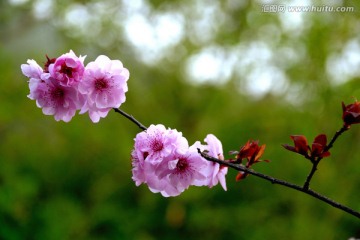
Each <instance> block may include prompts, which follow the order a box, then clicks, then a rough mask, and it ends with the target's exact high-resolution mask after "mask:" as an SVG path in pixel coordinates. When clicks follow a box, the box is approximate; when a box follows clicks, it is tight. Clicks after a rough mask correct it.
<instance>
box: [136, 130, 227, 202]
mask: <svg viewBox="0 0 360 240" xmlns="http://www.w3.org/2000/svg"><path fill="white" fill-rule="evenodd" d="M134 140H135V143H134V149H133V150H132V152H131V160H132V174H133V176H132V179H133V180H134V181H135V184H136V186H139V185H140V184H142V183H144V184H147V185H148V187H149V189H150V191H152V192H154V193H158V192H159V193H161V194H162V195H163V196H164V197H169V196H177V195H179V194H181V193H182V192H183V191H184V190H186V189H187V188H188V187H189V186H191V185H194V186H208V187H213V186H215V185H217V184H218V183H219V182H220V184H221V185H222V187H223V188H224V189H225V190H226V182H225V175H226V174H227V167H223V166H220V164H218V163H213V162H210V161H207V160H206V159H204V158H203V157H202V156H201V155H200V154H199V153H198V151H197V149H198V148H201V149H202V150H206V151H208V152H209V154H210V155H211V156H213V157H216V158H220V159H223V155H222V154H223V153H222V145H221V142H220V141H219V140H218V139H217V138H216V137H215V136H214V135H212V134H209V135H207V136H206V138H205V142H207V145H202V144H201V143H200V142H199V141H197V142H195V143H194V144H193V145H192V146H190V147H189V144H188V141H187V140H186V138H184V137H183V136H182V134H181V132H178V131H177V130H176V129H166V128H165V126H164V125H161V124H158V125H151V126H150V127H149V128H147V130H145V131H143V132H141V133H138V134H137V135H136V137H135V139H134Z"/></svg>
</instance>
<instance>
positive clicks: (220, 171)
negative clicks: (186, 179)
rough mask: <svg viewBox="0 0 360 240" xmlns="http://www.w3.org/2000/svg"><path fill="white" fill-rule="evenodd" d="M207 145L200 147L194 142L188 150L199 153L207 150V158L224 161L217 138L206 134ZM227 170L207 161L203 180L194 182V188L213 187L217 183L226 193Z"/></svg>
mask: <svg viewBox="0 0 360 240" xmlns="http://www.w3.org/2000/svg"><path fill="white" fill-rule="evenodd" d="M205 142H206V143H207V145H201V144H200V143H199V142H196V143H195V144H194V145H193V146H191V147H190V148H200V150H201V151H204V150H207V151H208V152H209V153H208V154H209V156H212V157H215V158H219V159H224V155H223V149H222V144H221V142H220V140H219V139H218V138H216V137H215V136H214V135H213V134H208V135H207V136H206V138H205ZM227 171H228V168H227V167H225V166H221V165H220V164H218V163H215V162H211V161H207V167H206V168H205V169H204V170H203V173H204V174H205V175H206V179H205V180H201V181H195V183H194V185H196V186H203V185H205V186H208V187H210V188H211V187H213V186H215V185H217V184H218V183H219V182H220V184H221V186H222V187H223V189H224V190H225V191H226V189H227V188H226V179H225V176H226V174H227Z"/></svg>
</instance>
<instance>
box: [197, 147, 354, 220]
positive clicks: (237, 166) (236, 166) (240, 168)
mask: <svg viewBox="0 0 360 240" xmlns="http://www.w3.org/2000/svg"><path fill="white" fill-rule="evenodd" d="M198 152H199V153H200V155H201V156H202V157H203V158H205V159H207V160H209V161H212V162H216V163H219V164H222V165H225V166H228V167H230V168H233V169H235V170H238V171H243V172H246V173H248V174H251V175H254V176H256V177H259V178H262V179H264V180H267V181H269V182H271V183H272V184H279V185H282V186H285V187H288V188H292V189H295V190H297V191H300V192H303V193H305V194H308V195H310V196H312V197H314V198H317V199H319V200H320V201H323V202H325V203H327V204H329V205H331V206H333V207H335V208H338V209H340V210H342V211H344V212H347V213H349V214H351V215H353V216H355V217H357V218H359V219H360V212H357V211H355V210H353V209H351V208H349V207H347V206H344V205H342V204H340V203H338V202H335V201H334V200H332V199H330V198H328V197H325V196H323V195H321V194H319V193H317V192H315V191H313V190H311V189H309V188H307V189H304V188H303V187H301V186H299V185H296V184H293V183H290V182H286V181H284V180H280V179H277V178H274V177H271V176H267V175H265V174H262V173H258V172H255V171H254V170H252V169H249V168H246V167H245V166H242V165H240V164H236V163H231V162H229V161H224V160H220V159H217V158H214V157H211V156H209V155H208V154H206V153H205V152H201V151H200V149H198Z"/></svg>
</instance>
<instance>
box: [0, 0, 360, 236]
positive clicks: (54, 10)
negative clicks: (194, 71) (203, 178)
mask: <svg viewBox="0 0 360 240" xmlns="http://www.w3.org/2000/svg"><path fill="white" fill-rule="evenodd" d="M48 2H49V1H1V3H0V76H1V79H0V238H1V239H54V240H56V239H139V240H150V239H348V238H350V237H356V236H357V237H360V220H359V219H357V218H355V217H353V216H351V215H349V214H347V213H345V212H342V211H340V210H338V209H335V208H333V207H331V206H329V205H326V204H325V203H323V202H320V201H319V200H317V199H314V198H311V197H309V196H307V195H304V194H303V193H300V192H296V191H294V190H291V189H287V188H284V187H282V186H277V185H271V184H270V183H268V182H265V181H264V180H262V179H259V178H256V177H248V178H247V179H246V180H244V181H242V182H236V181H235V176H236V174H237V173H236V171H234V170H231V169H229V173H228V175H227V185H228V191H226V192H225V191H223V189H222V188H221V187H220V186H216V187H214V188H212V189H208V188H206V187H202V188H199V187H190V189H188V190H186V191H185V192H184V193H183V194H181V195H180V196H178V197H175V198H164V197H162V196H161V195H160V194H153V193H151V192H150V191H149V190H148V188H147V187H146V186H145V185H142V186H140V187H136V186H135V184H134V182H133V181H132V180H131V162H130V151H131V149H132V145H133V139H134V137H135V135H136V134H137V133H138V132H139V131H140V129H138V128H137V127H136V126H135V125H134V124H133V123H131V122H130V121H128V120H127V119H125V118H124V117H122V116H120V115H119V114H117V113H115V112H113V111H112V112H110V113H109V115H108V117H106V118H105V119H102V120H101V121H100V122H99V123H98V124H93V123H92V122H91V121H90V119H89V118H88V116H87V115H86V114H85V115H76V116H75V117H74V118H73V119H72V121H71V122H69V123H64V122H56V121H55V120H54V119H53V117H52V116H45V115H43V114H42V112H41V109H39V108H37V107H36V105H35V102H34V101H31V100H30V99H28V98H27V97H26V96H27V94H28V92H29V90H28V85H27V82H26V81H27V79H26V77H24V76H23V75H22V73H21V70H20V65H21V64H23V63H26V61H27V59H35V60H36V61H37V62H38V63H39V64H40V65H42V64H43V63H44V62H45V54H48V55H49V57H57V56H59V55H61V54H63V53H66V52H68V51H69V50H70V49H72V50H74V51H75V53H76V54H77V55H87V58H86V60H85V63H88V62H89V61H93V60H94V59H95V58H96V56H98V55H100V54H105V55H107V56H109V57H110V58H112V59H120V60H121V61H122V62H123V63H124V65H125V67H127V68H128V69H129V70H130V75H131V76H130V80H129V82H128V85H129V92H128V93H127V94H126V97H127V101H126V102H125V103H124V104H123V105H122V106H121V108H122V109H123V110H124V111H126V112H128V113H130V114H132V115H134V116H135V117H136V118H137V119H138V120H139V121H141V122H142V123H143V124H144V125H146V126H148V125H150V124H157V123H161V124H164V125H165V126H167V127H171V128H176V129H177V130H179V131H181V132H182V133H183V135H184V136H185V137H186V138H187V139H188V140H189V143H190V144H192V143H193V142H195V141H196V140H203V139H204V138H205V136H206V134H208V133H213V134H215V135H216V136H217V137H218V138H219V139H220V140H221V141H222V143H223V147H224V152H225V153H227V152H229V151H231V150H238V149H239V147H240V146H242V145H243V144H245V142H246V141H247V140H249V139H255V140H259V141H260V144H266V151H265V153H264V155H263V158H264V159H270V160H271V162H270V163H262V164H257V165H256V166H254V169H255V170H257V171H259V172H262V173H264V174H268V175H271V176H274V177H277V178H281V179H284V180H287V181H291V182H293V183H296V184H300V185H301V184H303V182H304V180H305V178H306V176H307V174H308V172H309V171H310V169H311V165H310V163H309V162H308V161H307V160H306V159H304V158H302V157H301V156H300V155H296V154H293V153H291V152H289V151H286V150H284V149H283V148H282V147H281V144H284V143H288V144H292V143H291V139H290V138H289V136H290V135H293V134H302V135H305V136H306V137H307V138H308V140H309V142H311V141H312V140H313V139H314V137H315V136H316V135H318V134H320V133H325V134H327V136H328V138H331V137H332V136H333V134H334V133H335V132H336V131H337V130H338V129H340V128H341V126H342V120H341V114H342V110H341V102H342V101H344V102H346V103H351V102H353V101H354V98H356V97H357V98H360V89H359V87H358V86H359V76H360V72H359V69H360V68H359V65H360V64H359V60H356V59H355V60H354V59H351V58H350V57H349V55H346V54H345V56H344V58H345V59H347V60H349V61H350V63H353V64H352V65H351V64H350V70H351V71H350V72H351V73H349V72H346V71H345V72H344V73H343V72H341V71H340V70H339V71H337V73H338V74H339V75H340V77H342V79H343V80H342V81H340V82H339V81H338V82H336V81H333V80H331V79H332V74H329V71H330V70H329V68H331V67H329V61H330V59H331V58H336V57H340V56H343V55H341V54H343V53H344V49H345V48H346V46H350V51H348V54H349V52H350V53H351V52H353V53H354V54H355V56H357V58H359V57H358V56H359V54H360V53H359V48H357V49H355V47H354V49H353V48H351V46H355V45H356V43H357V44H358V43H359V42H360V34H359V33H360V21H359V17H360V13H359V11H360V4H359V3H358V1H344V2H343V3H341V2H336V1H316V2H315V1H314V2H309V3H308V5H317V6H323V5H326V4H327V2H331V4H333V5H334V6H353V7H354V11H352V12H345V13H344V12H342V13H340V12H312V13H302V17H303V23H302V27H301V28H299V26H298V27H295V28H293V29H291V30H287V29H286V21H285V23H284V21H283V20H281V18H282V17H283V16H284V15H287V16H288V15H291V14H292V13H289V12H284V13H269V12H264V11H262V9H263V7H264V6H265V5H266V4H286V6H289V5H291V4H290V3H289V2H287V1H283V2H270V3H266V4H265V3H263V2H260V1H254V2H248V1H241V2H242V3H241V4H239V2H240V1H230V0H228V1H190V0H185V1H183V0H182V1H134V4H135V3H139V2H143V6H147V8H146V10H144V11H142V13H144V14H145V15H146V18H147V19H148V21H149V22H150V24H153V23H154V22H153V21H152V20H153V19H156V16H157V14H162V13H167V12H174V11H176V13H177V14H180V15H182V16H183V18H182V19H183V22H182V23H183V24H184V28H183V31H184V32H183V37H182V38H181V40H179V41H178V42H176V44H173V45H172V46H171V47H169V48H164V49H163V50H162V51H160V53H158V54H161V55H159V56H161V57H159V58H158V59H156V60H153V61H143V59H142V57H141V56H143V55H142V54H143V53H144V49H142V48H141V47H135V46H134V45H133V44H132V43H131V41H129V40H128V38H127V37H126V36H125V35H126V33H125V29H126V28H125V24H126V21H125V19H126V17H129V16H131V13H127V12H126V10H127V9H126V8H127V7H128V5H127V4H125V2H126V1H124V2H121V1H115V0H113V1H95V0H94V1H51V2H52V3H53V5H52V7H51V11H50V10H49V9H48V10H46V11H43V12H41V11H40V10H41V8H40V7H41V6H44V4H45V6H46V3H48ZM129 2H130V1H129ZM131 2H132V1H131ZM144 3H145V5H144ZM42 4H43V5H42ZM293 5H295V3H294V4H293ZM298 5H299V4H298ZM74 6H77V7H82V8H83V9H87V10H88V11H89V12H90V13H91V14H90V17H91V18H90V20H91V21H92V23H91V24H88V25H85V26H82V25H81V26H77V27H78V28H76V27H74V25H75V26H76V25H77V24H76V22H75V23H74V22H72V24H68V23H67V22H66V14H67V13H69V11H70V10H69V9H71V8H72V7H74ZM203 6H208V7H212V9H213V12H214V14H215V15H214V17H213V18H210V20H211V21H209V22H206V24H205V25H210V26H211V27H210V29H211V34H210V37H208V38H205V40H204V38H201V37H199V36H198V35H199V32H196V31H198V30H196V31H195V30H194V26H195V25H196V24H197V23H198V22H199V21H201V19H202V18H203V17H204V15H202V14H203V12H202V10H204V12H205V7H204V9H202V7H203ZM39 9H40V10H39ZM140 12H141V11H140ZM126 14H128V15H126ZM217 14H220V15H219V16H218V15H217ZM294 14H295V13H294ZM122 16H124V19H122ZM221 16H222V17H221ZM79 20H83V18H82V17H81V16H79ZM284 24H285V25H284ZM290 25H291V23H290ZM94 32H95V33H94ZM201 34H202V33H201V32H200V35H201ZM256 42H262V43H264V44H266V45H267V46H268V47H269V49H270V50H271V51H272V57H271V58H270V59H269V60H268V62H265V63H264V62H261V61H259V62H257V61H255V62H253V63H252V64H248V65H246V64H245V65H241V66H240V65H237V64H233V65H232V66H228V67H229V68H230V69H231V71H230V72H231V74H230V75H229V76H228V78H227V79H226V81H221V83H217V82H216V79H215V82H214V81H210V82H203V83H196V82H195V81H194V80H191V78H190V77H189V76H188V75H187V74H186V63H188V60H189V58H190V57H191V56H193V55H194V54H196V53H199V52H201V51H202V50H204V49H206V48H207V47H209V46H216V47H217V48H218V49H222V50H224V51H226V52H227V53H230V54H231V53H233V49H237V47H239V48H245V49H246V46H249V45H251V44H252V43H256ZM349 42H353V43H355V45H351V44H350V45H349V44H348V43H349ZM241 44H243V45H241ZM255 46H256V45H255ZM284 48H285V49H287V51H281V50H283V49H284ZM348 50H349V49H348ZM288 52H290V53H291V52H293V53H294V54H295V56H296V57H295V58H294V59H295V60H293V61H288V60H287V57H286V53H288ZM282 53H284V55H283V54H282ZM233 54H234V55H235V56H236V58H237V59H238V60H237V61H241V59H243V57H242V56H241V55H239V54H238V55H237V54H236V52H235V53H233ZM254 54H259V56H254V57H255V58H261V57H262V56H263V54H264V53H263V52H261V51H260V52H259V51H258V52H254ZM356 54H357V55H356ZM234 55H231V56H232V57H234ZM231 56H230V55H229V56H228V55H225V56H223V58H224V59H226V58H230V57H231ZM244 58H245V57H244ZM356 62H357V64H354V63H356ZM268 65H271V66H276V68H277V69H279V70H280V71H281V72H282V73H283V74H284V75H285V76H286V79H287V80H286V86H285V85H284V86H280V88H283V91H272V90H269V91H266V92H264V93H262V94H256V93H254V92H252V91H250V90H249V89H248V88H247V86H249V85H251V84H252V82H251V81H249V80H246V79H247V76H249V74H250V72H251V71H252V69H254V68H257V69H260V71H262V70H264V71H265V69H266V68H267V67H268ZM244 66H245V67H244ZM330 72H331V71H330ZM331 73H333V72H331ZM273 85H275V86H276V85H277V82H276V81H275V82H273ZM353 97H354V98H353ZM359 140H360V126H357V125H354V126H352V127H351V129H350V131H348V132H346V133H345V134H344V135H343V136H341V137H340V139H339V140H338V141H337V142H336V143H335V146H334V148H333V149H332V150H331V157H329V158H326V159H324V160H323V161H322V162H321V163H320V165H319V169H318V172H316V174H315V177H314V179H313V181H312V182H311V188H312V189H314V190H316V191H318V192H320V193H322V194H324V195H326V196H328V197H330V198H332V199H334V200H336V201H339V202H340V203H343V204H345V205H347V206H349V207H352V208H354V209H355V210H360V201H359V200H360V193H359V185H360V177H359V174H360V167H359V161H360V153H359V147H358V146H359ZM225 155H226V157H230V156H229V155H228V154H225Z"/></svg>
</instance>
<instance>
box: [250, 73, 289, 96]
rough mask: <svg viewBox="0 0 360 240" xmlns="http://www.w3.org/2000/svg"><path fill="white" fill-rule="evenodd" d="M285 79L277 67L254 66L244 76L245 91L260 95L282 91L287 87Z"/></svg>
mask: <svg viewBox="0 0 360 240" xmlns="http://www.w3.org/2000/svg"><path fill="white" fill-rule="evenodd" d="M287 82H288V81H287V79H286V77H285V75H284V73H283V72H282V71H281V70H280V69H278V68H277V67H273V66H271V67H269V66H268V67H265V68H262V67H256V68H254V69H253V70H252V71H251V73H250V74H249V75H247V77H246V82H245V89H243V90H245V92H246V93H250V94H251V95H253V96H258V97H259V96H262V95H265V94H266V93H269V92H272V93H277V94H280V93H284V92H285V90H286V89H287V85H288V84H287Z"/></svg>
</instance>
